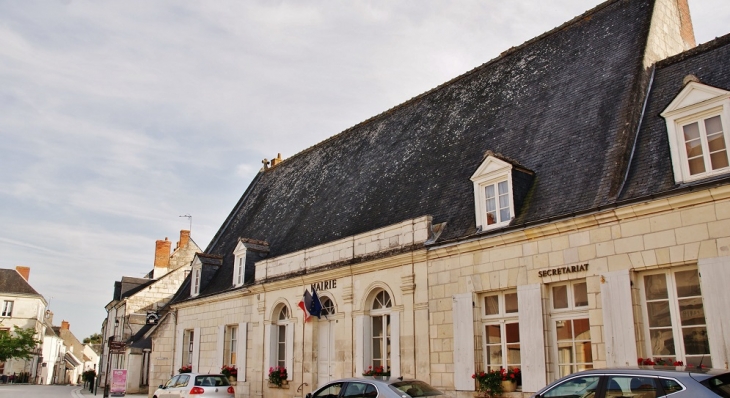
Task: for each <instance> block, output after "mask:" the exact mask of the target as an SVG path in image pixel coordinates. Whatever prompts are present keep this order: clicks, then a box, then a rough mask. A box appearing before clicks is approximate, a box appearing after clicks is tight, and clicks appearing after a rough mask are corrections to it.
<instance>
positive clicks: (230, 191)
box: [0, 0, 730, 339]
mask: <svg viewBox="0 0 730 398" xmlns="http://www.w3.org/2000/svg"><path fill="white" fill-rule="evenodd" d="M689 2H690V3H689V4H690V9H691V13H692V21H693V24H694V28H695V36H696V38H697V42H698V43H704V42H707V41H709V40H711V39H713V38H715V37H717V36H722V35H724V34H726V33H730V29H728V26H730V1H728V0H689ZM599 3H600V1H598V0H553V1H537V0H511V1H496V0H482V1H474V0H462V1H459V2H448V1H432V0H419V1H415V0H409V1H404V0H387V1H386V0H377V1H357V0H354V1H340V2H334V1H309V0H295V1H284V0H279V1H277V0H268V1H254V0H250V1H215V2H214V1H206V2H203V1H165V0H159V1H153V2H151V1H124V2H122V1H118V2H92V1H75V0H64V1H62V0H45V1H33V0H24V1H13V0H0V226H2V228H0V268H15V266H17V265H24V266H28V267H30V268H31V271H30V284H31V285H32V286H33V287H34V288H35V289H36V290H37V291H38V292H39V293H41V294H42V295H43V296H44V297H45V298H46V300H47V301H48V302H49V308H50V310H51V311H53V312H54V324H57V325H60V323H61V320H66V321H68V322H69V323H70V325H71V331H72V332H73V333H74V335H76V337H78V338H79V339H83V338H84V337H87V336H89V335H91V334H92V333H97V332H100V330H101V324H102V321H103V320H104V318H105V317H106V311H105V309H104V306H105V305H106V304H107V303H109V302H110V301H111V299H112V294H113V286H114V281H116V280H119V279H120V278H121V277H122V276H132V277H143V276H144V275H145V274H147V273H148V272H149V271H150V270H151V269H152V267H153V261H154V251H155V241H156V240H158V239H164V238H165V237H168V238H169V239H170V240H171V241H172V242H173V247H174V245H175V242H177V240H178V238H179V233H180V230H181V229H188V228H189V227H190V225H191V224H190V221H192V232H191V236H192V239H193V240H194V241H195V242H196V243H197V244H198V245H199V246H200V247H201V248H203V249H204V248H205V247H206V246H207V245H208V243H209V242H210V240H211V238H212V237H213V235H214V234H215V233H216V231H217V230H218V228H219V227H220V226H221V224H222V223H223V222H224V220H225V218H226V217H227V216H228V214H229V213H230V211H231V210H232V209H233V206H234V205H235V204H236V202H237V200H238V199H239V198H240V196H241V195H242V194H243V192H244V190H245V189H246V187H247V186H248V184H249V183H250V181H251V180H252V179H253V177H254V176H255V174H256V173H257V172H258V170H259V169H260V168H261V166H262V164H261V161H262V159H264V158H268V159H272V158H274V157H276V155H277V153H281V154H282V157H283V158H285V159H286V158H288V157H290V156H292V155H294V154H296V153H298V152H301V151H302V150H304V149H306V148H308V147H310V146H312V145H314V144H316V143H318V142H319V141H322V140H324V139H326V138H327V137H330V136H332V135H335V134H337V133H339V132H341V131H343V130H345V129H347V128H349V127H351V126H353V125H355V124H357V123H359V122H362V121H364V120H366V119H368V118H370V117H372V116H375V115H377V114H379V113H381V112H383V111H385V110H387V109H389V108H392V107H393V106H396V105H398V104H400V103H402V102H405V101H407V100H408V99H410V98H412V97H414V96H416V95H418V94H421V93H423V92H425V91H428V90H430V89H432V88H434V87H436V86H438V85H439V84H441V83H444V82H446V81H448V80H450V79H452V78H454V77H456V76H458V75H460V74H462V73H464V72H467V71H469V70H471V69H473V68H474V67H476V66H479V65H481V64H483V63H485V62H487V61H489V60H490V59H493V58H495V57H497V56H499V54H500V53H501V52H503V51H505V50H507V49H509V48H510V47H513V46H517V45H519V44H521V43H523V42H525V41H527V40H529V39H531V38H533V37H535V36H538V35H540V34H542V33H544V32H546V31H548V30H550V29H552V28H554V27H557V26H559V25H561V24H562V23H563V22H566V21H568V20H570V19H572V18H573V17H575V16H577V15H579V14H581V13H583V12H584V11H586V10H588V9H590V8H592V7H594V6H595V5H597V4H599ZM182 215H191V216H192V220H190V219H189V218H187V217H180V216H182Z"/></svg>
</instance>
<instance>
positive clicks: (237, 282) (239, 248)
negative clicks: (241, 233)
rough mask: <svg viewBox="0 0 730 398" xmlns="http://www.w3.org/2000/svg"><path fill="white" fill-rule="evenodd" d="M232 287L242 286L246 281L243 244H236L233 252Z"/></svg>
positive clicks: (244, 248)
mask: <svg viewBox="0 0 730 398" xmlns="http://www.w3.org/2000/svg"><path fill="white" fill-rule="evenodd" d="M233 256H234V260H233V261H234V263H233V280H232V281H231V282H232V283H233V286H235V287H240V286H243V283H244V280H245V279H246V246H245V245H244V244H243V242H240V241H239V242H238V244H237V245H236V249H235V250H234V251H233Z"/></svg>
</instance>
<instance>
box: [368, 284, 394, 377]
mask: <svg viewBox="0 0 730 398" xmlns="http://www.w3.org/2000/svg"><path fill="white" fill-rule="evenodd" d="M381 293H382V294H384V295H387V301H386V302H385V303H381V304H382V305H383V307H381V308H378V309H374V308H373V307H375V302H376V300H378V296H379V295H380V294H381ZM392 312H393V297H392V296H391V295H390V292H388V291H387V290H385V289H379V290H378V291H377V293H375V294H374V295H373V300H372V302H371V303H370V319H369V321H370V336H369V338H370V341H371V344H370V355H369V356H370V365H368V366H372V367H373V368H375V367H376V365H375V362H374V361H375V358H374V353H375V344H376V342H378V343H379V344H380V347H381V356H382V358H379V360H380V361H381V364H380V365H378V366H382V367H383V369H385V370H386V371H387V370H388V369H390V368H392V362H393V355H392V349H393V344H392V342H393V336H392V334H393V330H392V327H391V326H392V319H391V313H392ZM375 318H380V319H381V325H382V329H383V330H382V331H383V333H382V336H380V337H378V338H377V340H376V337H375Z"/></svg>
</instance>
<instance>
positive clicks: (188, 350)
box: [182, 329, 195, 366]
mask: <svg viewBox="0 0 730 398" xmlns="http://www.w3.org/2000/svg"><path fill="white" fill-rule="evenodd" d="M182 349H183V355H182V366H188V365H190V366H192V365H193V362H194V361H193V357H194V356H195V354H194V353H195V329H185V330H184V331H183V346H182ZM186 359H187V361H186Z"/></svg>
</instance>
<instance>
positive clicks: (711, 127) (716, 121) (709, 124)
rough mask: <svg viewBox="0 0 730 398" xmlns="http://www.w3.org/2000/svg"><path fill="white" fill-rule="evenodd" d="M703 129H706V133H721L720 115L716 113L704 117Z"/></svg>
mask: <svg viewBox="0 0 730 398" xmlns="http://www.w3.org/2000/svg"><path fill="white" fill-rule="evenodd" d="M705 129H706V130H707V135H710V134H717V133H721V132H722V121H720V116H719V115H718V116H713V117H711V118H709V119H705ZM723 148H724V147H723Z"/></svg>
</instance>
